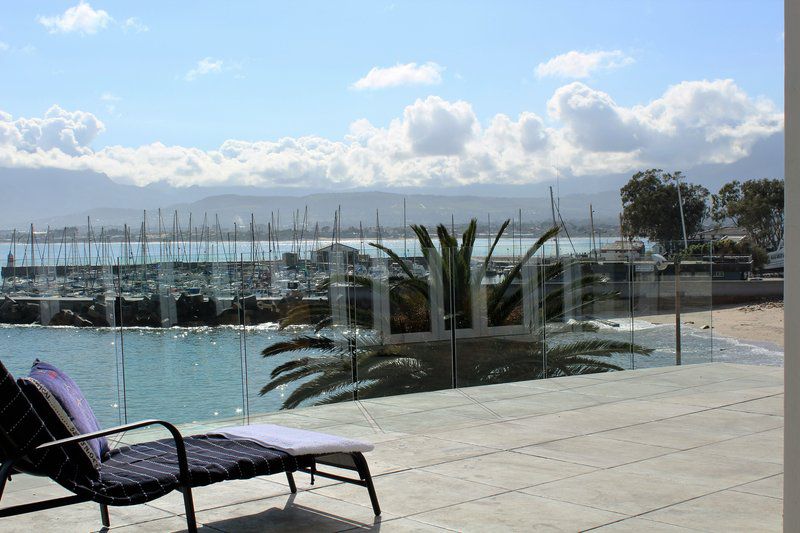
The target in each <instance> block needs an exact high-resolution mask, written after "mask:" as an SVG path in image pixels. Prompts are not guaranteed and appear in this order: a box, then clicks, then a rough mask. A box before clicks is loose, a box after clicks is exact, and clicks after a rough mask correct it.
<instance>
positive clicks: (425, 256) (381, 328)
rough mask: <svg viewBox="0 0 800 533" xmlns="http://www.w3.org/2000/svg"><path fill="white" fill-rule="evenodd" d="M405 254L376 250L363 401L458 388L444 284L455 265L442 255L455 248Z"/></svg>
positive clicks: (362, 355)
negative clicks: (445, 272)
mask: <svg viewBox="0 0 800 533" xmlns="http://www.w3.org/2000/svg"><path fill="white" fill-rule="evenodd" d="M412 248H413V249H419V248H418V247H412ZM403 252H404V250H403V249H398V250H391V252H389V253H387V252H384V251H383V250H378V249H376V250H375V252H374V253H373V257H371V259H370V261H371V263H372V266H371V268H370V274H369V281H368V285H370V286H371V289H372V290H371V294H370V296H369V299H370V300H371V308H372V318H371V323H370V324H363V325H362V326H361V327H362V328H363V329H362V330H361V332H360V335H359V337H358V344H357V350H358V353H359V357H358V368H357V370H358V373H357V374H358V379H359V398H360V399H369V398H378V397H382V396H391V395H398V394H407V393H414V392H423V391H432V390H440V389H447V388H450V387H452V352H451V349H450V348H451V340H450V333H449V332H447V331H445V326H444V325H445V321H446V320H447V319H446V312H445V310H444V303H443V300H444V294H443V293H444V290H443V284H442V276H443V274H442V269H443V268H444V265H445V264H446V263H449V257H447V258H443V257H442V256H443V254H449V252H450V250H445V251H444V252H440V251H439V250H437V249H435V248H425V249H422V250H421V252H420V254H419V255H418V256H411V257H406V256H404V254H403ZM412 253H413V252H412ZM368 409H369V408H368Z"/></svg>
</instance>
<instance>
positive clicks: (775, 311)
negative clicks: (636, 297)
mask: <svg viewBox="0 0 800 533" xmlns="http://www.w3.org/2000/svg"><path fill="white" fill-rule="evenodd" d="M636 318H638V319H641V320H646V321H648V322H651V323H653V324H674V323H675V315H673V314H669V315H650V316H637V317H636ZM681 323H682V324H685V325H688V326H692V327H694V328H699V329H704V328H705V326H708V327H710V328H712V329H713V332H714V334H715V335H719V336H721V337H730V338H733V339H736V340H738V341H739V342H745V343H749V344H754V345H756V346H762V345H763V344H762V343H767V344H768V345H773V346H777V347H779V348H780V349H781V350H783V349H784V345H783V331H784V316H783V302H782V301H776V302H764V303H758V304H748V305H734V306H722V307H719V308H714V309H713V310H707V311H690V312H685V313H681ZM765 347H766V346H765Z"/></svg>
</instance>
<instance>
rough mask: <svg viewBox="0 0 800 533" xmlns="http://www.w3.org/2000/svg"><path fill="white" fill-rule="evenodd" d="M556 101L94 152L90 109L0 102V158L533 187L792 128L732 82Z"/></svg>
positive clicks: (184, 180)
mask: <svg viewBox="0 0 800 533" xmlns="http://www.w3.org/2000/svg"><path fill="white" fill-rule="evenodd" d="M113 98H117V97H116V96H113V95H109V98H106V99H104V101H105V102H107V103H113ZM101 99H102V97H101ZM547 109H548V118H547V120H546V121H545V119H543V118H542V117H539V116H538V115H536V114H534V113H531V112H527V111H526V112H522V113H520V114H519V116H517V117H510V116H508V115H505V114H498V115H495V116H494V117H492V118H491V119H490V120H489V121H488V123H487V124H486V125H482V124H480V122H479V121H478V120H477V118H476V116H475V112H474V111H473V109H472V106H471V105H470V104H469V103H468V102H464V101H456V102H449V101H447V100H444V99H442V98H440V97H437V96H429V97H428V98H426V99H419V100H417V101H415V102H413V103H412V104H411V105H409V106H407V107H406V108H405V109H404V110H403V112H402V113H401V114H400V115H399V116H398V117H397V118H395V119H394V120H392V121H390V122H389V124H388V125H386V126H384V127H380V126H376V125H374V124H372V123H370V122H369V121H367V120H365V119H360V120H356V121H354V122H353V123H352V124H351V125H350V130H349V133H348V134H347V135H346V136H345V137H344V139H341V140H332V139H327V138H324V137H319V136H307V137H298V138H293V137H285V138H282V139H277V140H270V141H255V142H253V141H241V140H228V141H225V142H224V143H222V145H221V146H220V147H219V148H218V149H215V150H201V149H198V148H193V147H184V146H167V145H164V144H162V143H158V142H155V143H152V144H147V145H143V146H138V147H124V146H108V147H105V148H102V149H100V150H93V149H92V148H91V147H90V145H91V143H92V141H93V140H94V139H95V137H96V136H97V135H98V134H99V133H101V132H102V131H103V129H104V126H103V124H102V122H101V121H100V120H99V119H97V118H96V117H95V116H94V115H92V114H91V113H87V112H82V111H72V112H70V111H65V110H63V109H61V108H60V107H58V106H54V107H53V108H51V109H50V110H48V112H47V113H46V114H45V116H44V117H43V118H17V119H14V118H13V117H12V116H11V115H9V114H8V113H3V112H2V111H0V166H7V167H59V168H68V169H91V170H95V171H98V172H105V173H106V174H108V175H109V176H110V177H112V178H113V179H116V180H119V181H124V182H128V183H135V184H139V185H145V184H148V183H152V182H156V181H166V182H169V183H171V184H173V185H179V186H188V185H211V184H231V185H257V186H276V185H277V186H302V187H319V188H326V189H327V188H331V187H374V186H386V187H392V186H452V185H459V184H474V183H507V184H512V183H516V184H523V183H532V182H537V181H544V180H549V179H552V178H553V175H554V172H555V171H554V168H553V162H554V161H556V160H557V161H558V164H559V167H560V168H561V170H562V171H563V172H567V173H569V174H573V175H595V174H597V175H602V174H609V173H619V172H631V171H634V170H637V169H641V168H649V167H659V168H673V169H684V170H685V169H689V168H691V167H693V166H696V165H699V164H704V163H732V162H734V161H737V160H739V159H741V158H743V157H746V156H747V155H748V154H750V152H751V150H752V148H753V145H754V144H755V143H756V142H758V141H759V140H761V139H765V138H766V137H769V136H771V135H773V134H775V133H778V132H780V131H782V129H783V114H782V113H781V111H780V109H778V108H777V107H776V106H775V105H774V104H773V103H772V102H770V101H768V100H763V99H757V98H751V97H750V96H748V95H747V94H746V93H745V92H744V91H743V90H742V89H741V88H740V87H738V86H737V85H736V84H735V83H734V82H733V81H732V80H714V81H707V80H702V81H686V82H682V83H679V84H677V85H674V86H672V87H669V88H668V89H667V90H666V91H665V92H664V93H663V94H662V95H661V96H660V97H659V98H656V99H654V100H652V101H650V102H648V103H646V104H642V105H636V106H631V107H626V106H621V105H619V104H617V103H616V102H615V101H614V99H613V98H612V97H611V96H610V95H608V94H606V93H604V92H601V91H598V90H596V89H593V88H591V87H589V86H587V85H585V84H582V83H578V82H575V83H570V84H568V85H565V86H563V87H561V88H559V89H557V90H556V91H555V92H554V94H553V96H552V97H551V98H550V100H549V102H548V104H547Z"/></svg>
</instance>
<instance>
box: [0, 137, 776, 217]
mask: <svg viewBox="0 0 800 533" xmlns="http://www.w3.org/2000/svg"><path fill="white" fill-rule="evenodd" d="M783 143H784V136H783V134H782V133H780V134H776V135H773V136H772V137H769V138H767V139H764V140H762V141H760V142H759V143H757V144H756V145H755V146H754V148H753V151H752V153H751V155H750V156H748V157H746V158H743V159H741V160H740V161H737V162H735V163H732V164H727V165H723V164H709V165H700V166H697V167H694V168H689V169H678V168H665V169H664V170H667V171H671V170H684V171H685V174H686V175H687V177H688V179H689V180H690V181H691V182H693V183H699V184H702V185H705V186H706V187H707V188H709V189H710V190H711V191H712V192H716V191H717V190H718V189H719V187H720V186H721V185H722V184H724V183H725V182H727V181H730V180H732V179H739V180H743V179H750V178H761V177H778V178H781V177H783V156H784V146H783ZM629 178H630V174H614V175H606V176H584V177H577V176H568V175H563V174H562V179H560V180H559V182H558V183H552V182H546V183H541V182H540V183H534V184H530V185H502V184H491V185H488V184H482V185H470V186H463V187H453V188H446V189H436V190H433V189H430V188H419V187H415V188H412V187H409V188H405V189H391V191H386V190H384V191H380V190H377V191H376V190H347V191H333V190H309V189H296V188H290V187H284V188H259V187H233V186H229V187H199V186H193V187H185V188H176V187H172V186H170V185H167V184H164V183H158V184H153V185H149V186H147V187H136V186H133V185H125V184H120V183H117V182H115V181H113V180H111V179H109V178H108V176H106V175H105V174H100V173H97V172H91V171H72V170H60V169H16V168H0V191H2V193H0V199H2V204H0V229H10V228H14V227H17V228H22V227H25V226H27V225H28V224H30V223H31V222H33V223H34V224H36V226H37V227H39V228H41V227H42V226H46V225H47V224H50V225H51V226H53V227H63V226H80V227H82V226H84V225H85V224H86V217H87V216H88V217H90V218H91V220H92V224H93V225H95V226H108V227H113V226H122V224H124V223H128V224H131V225H134V227H138V225H139V223H140V222H141V219H142V211H143V210H147V211H148V225H149V226H150V227H151V228H154V227H156V226H157V224H158V220H157V216H156V211H157V209H158V208H161V209H162V213H163V215H162V217H163V219H164V222H165V223H166V224H167V226H168V227H170V226H171V222H172V216H173V212H174V211H175V210H178V212H179V217H180V219H181V221H182V224H183V225H184V226H185V224H186V223H187V220H188V215H189V213H190V212H191V213H193V216H194V217H195V220H197V221H198V224H199V223H200V221H201V220H202V217H203V214H204V213H207V214H208V216H209V221H210V222H211V223H213V222H214V216H215V215H218V216H219V219H220V224H221V225H222V226H223V227H225V228H231V227H232V226H233V223H234V222H238V223H240V224H241V225H248V224H249V221H250V214H251V213H253V214H254V215H255V218H256V222H257V223H259V224H266V222H268V221H269V217H270V213H271V212H275V213H276V214H277V212H278V210H280V212H281V226H282V227H283V228H286V227H288V226H290V224H291V213H292V212H294V211H296V210H299V211H300V212H301V216H302V213H303V212H304V210H305V208H306V207H308V211H309V219H310V220H311V221H312V222H315V221H319V222H320V224H321V225H332V223H333V213H334V211H335V210H336V209H337V208H338V206H340V205H341V207H342V218H343V220H342V225H343V226H345V227H346V226H358V223H359V222H363V223H364V224H365V225H367V226H373V225H374V224H375V214H376V210H377V211H379V212H380V217H381V224H382V225H384V226H400V225H402V222H403V198H405V199H406V204H407V220H408V222H409V223H420V224H427V225H430V224H434V223H438V222H448V221H449V220H450V217H451V215H452V216H453V217H454V219H455V221H456V222H464V221H466V220H468V219H469V218H471V217H477V218H478V219H479V221H480V222H481V223H482V222H483V221H485V220H486V217H487V215H489V216H491V218H492V220H493V221H499V220H501V219H504V218H508V217H516V213H517V210H518V209H522V210H523V218H524V219H525V220H526V221H534V222H544V221H547V220H550V218H551V214H550V200H549V193H548V186H551V185H552V186H554V189H557V190H560V196H561V199H560V206H561V214H562V216H563V217H564V219H565V220H566V221H568V222H573V223H575V224H585V223H586V222H587V219H588V213H589V203H592V204H593V206H594V209H595V222H596V223H597V224H598V225H602V224H606V225H608V224H615V223H616V221H617V215H618V213H619V211H620V209H621V206H620V200H619V188H620V187H621V186H622V185H624V184H625V182H626V181H627V180H628V179H629Z"/></svg>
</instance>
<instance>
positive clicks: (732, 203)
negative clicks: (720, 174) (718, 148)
mask: <svg viewBox="0 0 800 533" xmlns="http://www.w3.org/2000/svg"><path fill="white" fill-rule="evenodd" d="M713 200H714V201H713V205H714V207H713V210H712V216H713V217H714V220H715V221H717V222H719V223H722V222H725V221H726V220H731V221H733V223H734V224H736V226H738V227H740V228H742V229H744V230H745V231H747V234H748V235H749V237H750V239H751V240H752V241H753V242H755V243H756V244H758V245H759V246H762V247H763V248H765V249H767V250H774V249H776V248H777V247H778V245H779V244H780V241H781V239H782V238H783V180H780V179H760V180H748V181H745V182H739V181H735V180H734V181H732V182H730V183H726V184H725V185H724V186H723V187H722V188H721V189H720V190H719V194H715V195H714V197H713Z"/></svg>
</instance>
